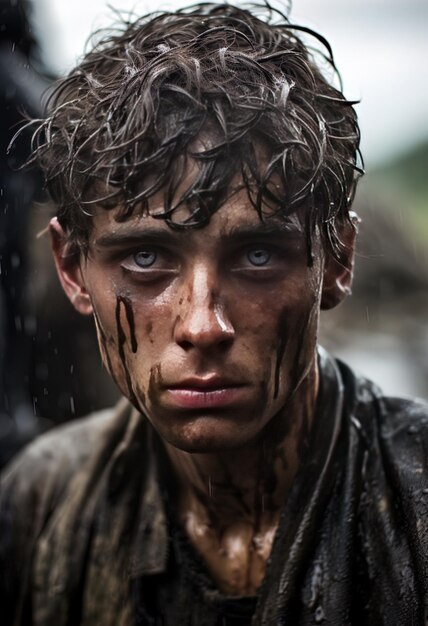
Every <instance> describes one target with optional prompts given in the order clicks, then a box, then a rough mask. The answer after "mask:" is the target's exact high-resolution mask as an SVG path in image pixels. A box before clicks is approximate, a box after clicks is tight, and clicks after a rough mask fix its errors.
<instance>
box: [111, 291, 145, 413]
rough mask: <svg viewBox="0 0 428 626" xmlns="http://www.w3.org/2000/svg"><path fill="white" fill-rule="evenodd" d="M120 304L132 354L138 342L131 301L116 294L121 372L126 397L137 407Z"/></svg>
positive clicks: (138, 404) (136, 348)
mask: <svg viewBox="0 0 428 626" xmlns="http://www.w3.org/2000/svg"><path fill="white" fill-rule="evenodd" d="M122 306H123V307H124V309H125V315H126V320H127V323H128V327H129V337H130V344H131V350H132V352H133V353H134V354H135V353H136V352H137V350H138V343H137V338H136V335H135V323H134V313H133V310H132V303H131V301H130V299H129V298H127V297H126V296H117V298H116V329H117V347H118V354H119V358H120V361H121V363H122V367H123V372H124V374H125V380H126V386H127V389H128V394H129V395H128V397H129V399H130V401H131V402H132V404H133V405H134V406H135V407H137V408H139V407H140V403H139V400H138V398H137V396H136V395H135V391H134V388H133V386H132V380H131V375H130V373H129V369H128V365H127V362H126V355H125V344H126V342H127V335H126V333H125V330H124V328H123V326H122V317H121V308H122Z"/></svg>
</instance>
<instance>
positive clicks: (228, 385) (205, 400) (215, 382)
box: [165, 376, 247, 410]
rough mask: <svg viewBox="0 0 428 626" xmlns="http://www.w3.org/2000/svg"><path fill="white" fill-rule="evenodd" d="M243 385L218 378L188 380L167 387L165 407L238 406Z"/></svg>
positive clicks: (243, 392) (203, 407)
mask: <svg viewBox="0 0 428 626" xmlns="http://www.w3.org/2000/svg"><path fill="white" fill-rule="evenodd" d="M246 387H247V385H246V384H245V383H241V382H236V381H231V380H227V379H222V378H220V377H218V376H210V377H207V378H188V379H186V380H183V381H180V382H179V383H177V384H173V385H167V386H166V388H165V396H166V397H165V400H166V404H167V406H169V407H170V408H176V409H194V410H197V409H216V408H224V407H228V406H233V405H235V404H239V402H240V401H241V400H242V399H243V396H244V394H245V391H246Z"/></svg>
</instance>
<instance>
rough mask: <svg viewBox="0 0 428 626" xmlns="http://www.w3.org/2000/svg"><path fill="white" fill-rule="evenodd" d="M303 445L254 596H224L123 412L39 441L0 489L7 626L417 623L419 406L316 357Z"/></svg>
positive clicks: (424, 534)
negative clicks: (316, 382)
mask: <svg viewBox="0 0 428 626" xmlns="http://www.w3.org/2000/svg"><path fill="white" fill-rule="evenodd" d="M319 364H320V391H319V397H318V400H317V406H316V413H315V419H314V425H313V429H312V433H311V441H310V445H309V448H308V451H307V453H306V455H305V457H304V458H303V459H302V462H301V465H300V467H299V470H298V472H297V474H296V477H295V479H294V481H293V484H292V487H291V490H290V491H289V493H288V496H287V499H286V501H285V502H284V506H283V510H282V513H281V518H280V521H279V525H278V529H277V531H276V535H275V540H274V543H273V547H272V553H271V556H270V559H269V562H268V565H267V569H266V575H265V578H264V580H263V583H262V585H261V587H260V589H259V590H258V594H257V596H254V597H248V598H233V597H226V596H223V595H222V594H221V593H220V592H219V591H218V589H217V588H216V586H215V584H214V582H213V581H212V580H211V579H210V577H209V576H208V574H207V572H206V571H205V570H204V568H203V565H202V562H201V559H200V558H199V556H198V555H197V554H196V553H195V552H194V550H193V548H192V547H191V546H190V544H189V542H188V541H187V539H186V537H185V535H184V533H183V532H182V531H181V529H180V528H179V527H178V526H177V524H176V522H175V521H174V519H171V514H170V513H169V511H168V507H167V506H166V504H165V493H166V492H167V488H168V485H165V484H164V481H163V479H162V475H163V474H162V471H161V470H162V468H161V467H160V465H161V464H162V453H161V444H160V442H159V440H158V436H157V435H156V433H155V432H154V431H153V429H152V427H151V426H150V423H149V422H148V421H147V420H146V419H145V418H144V417H143V416H142V415H141V414H139V413H138V412H137V411H136V410H135V409H133V408H132V407H131V406H130V405H129V403H127V402H126V401H122V402H121V403H120V405H119V406H118V407H116V409H115V410H112V411H104V412H102V413H100V414H97V415H95V416H92V417H89V418H85V419H81V420H76V421H75V422H73V423H70V424H68V425H66V426H63V427H60V428H57V429H55V430H54V431H51V432H50V433H48V434H47V435H44V436H42V437H40V438H39V439H37V440H36V441H35V442H34V443H32V444H31V445H30V446H29V447H28V448H27V449H26V450H25V451H23V452H22V453H20V455H19V456H18V457H17V458H16V459H15V460H14V461H13V462H12V464H11V465H10V466H9V467H8V468H7V469H6V471H5V472H4V474H3V477H2V480H1V486H0V614H1V624H2V625H4V626H9V625H10V626H12V625H14V626H15V625H19V626H33V625H34V626H79V625H85V626H98V625H99V626H125V625H126V626H128V625H129V626H131V625H132V624H143V625H147V626H161V625H162V626H181V625H183V626H191V625H192V626H250V625H251V626H262V625H263V626H280V625H284V624H287V625H292V626H309V625H315V624H325V625H334V626H347V625H353V626H364V625H370V626H373V625H376V626H382V625H384V626H395V625H396V626H411V625H412V626H417V625H421V626H422V625H423V624H426V623H428V622H427V619H428V614H427V610H428V571H427V569H428V466H427V464H428V406H427V404H425V403H423V402H422V401H421V402H413V401H410V400H403V399H393V398H385V397H384V396H383V395H382V394H381V392H380V391H379V390H378V389H377V388H376V387H375V386H374V385H373V384H372V383H370V382H369V381H367V380H365V379H360V378H357V377H356V376H355V375H354V374H353V373H352V371H351V370H350V369H349V368H348V367H347V366H346V365H344V364H343V363H340V362H337V361H335V360H333V359H332V358H331V357H330V356H329V355H328V354H327V353H325V352H324V351H322V350H320V352H319Z"/></svg>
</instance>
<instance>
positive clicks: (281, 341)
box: [273, 310, 289, 400]
mask: <svg viewBox="0 0 428 626" xmlns="http://www.w3.org/2000/svg"><path fill="white" fill-rule="evenodd" d="M287 314H288V312H287V310H284V311H282V313H281V315H280V317H279V322H278V347H277V351H276V363H275V378H274V390H273V397H274V400H275V399H276V398H277V397H278V393H279V378H280V374H281V364H282V359H283V358H284V353H285V349H286V347H287V343H288V339H289V329H288V325H287Z"/></svg>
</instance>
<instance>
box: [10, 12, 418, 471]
mask: <svg viewBox="0 0 428 626" xmlns="http://www.w3.org/2000/svg"><path fill="white" fill-rule="evenodd" d="M184 4H185V3H184V2H183V1H181V2H177V1H175V2H174V1H170V2H165V3H161V4H160V3H159V2H156V3H155V2H154V0H150V1H145V2H138V0H137V1H130V0H111V2H107V0H91V2H88V1H87V0H73V2H66V0H34V2H30V0H0V73H1V79H0V106H1V107H2V114H1V115H0V142H1V145H0V326H1V331H0V466H1V465H2V464H3V463H4V462H5V461H6V460H7V458H9V457H10V456H11V455H12V454H13V453H14V451H15V450H16V449H18V448H19V447H20V446H21V445H22V444H23V443H24V442H25V441H27V440H28V439H30V438H31V437H33V436H34V435H35V434H36V433H38V432H40V431H43V430H44V429H46V428H49V427H50V426H51V425H52V424H55V423H60V422H63V421H66V420H68V419H71V418H72V417H74V416H77V415H83V414H85V413H87V412H89V411H92V410H94V409H97V408H101V407H105V406H109V405H111V404H112V403H114V401H115V399H116V398H117V392H116V390H115V388H114V387H113V386H112V383H111V382H110V380H109V379H108V378H107V376H106V375H105V373H104V372H103V370H102V367H101V362H100V358H99V356H98V352H97V348H96V342H95V337H94V332H93V328H92V322H91V320H88V319H86V318H83V317H81V316H78V314H77V313H74V311H73V309H72V307H71V305H70V304H69V303H68V301H66V299H65V296H63V294H62V292H61V290H60V288H59V287H58V285H57V281H56V278H55V275H54V271H53V266H52V262H51V259H50V252H49V247H48V241H47V238H46V236H43V235H42V236H37V234H38V233H40V232H41V231H43V229H44V228H45V226H46V224H47V222H48V218H49V216H50V215H51V214H52V213H53V210H54V209H53V207H51V206H49V205H48V204H47V203H46V201H45V199H44V198H43V194H42V193H41V180H40V176H39V175H38V173H37V172H34V171H33V172H22V171H16V167H15V166H16V163H17V162H19V161H20V160H22V157H23V155H25V154H27V153H28V150H29V142H30V137H29V136H28V134H26V133H24V134H23V135H22V136H21V138H20V140H19V142H17V143H16V144H15V145H14V148H13V150H11V151H9V152H7V146H8V144H9V142H10V140H11V138H12V137H13V135H14V133H15V131H16V128H17V125H19V123H20V122H19V120H20V119H22V111H27V112H28V113H29V114H30V115H31V116H41V115H42V110H43V104H42V101H43V94H44V92H45V91H46V89H47V87H48V86H49V84H50V83H51V82H52V80H54V79H55V77H58V76H62V75H63V74H64V73H66V72H67V71H68V70H69V69H71V68H72V67H73V66H74V65H75V63H76V61H77V60H78V59H79V57H81V55H82V54H83V51H84V49H85V43H86V41H87V39H88V37H89V36H90V34H91V33H92V32H93V31H94V30H96V29H98V28H101V27H104V26H108V25H109V24H111V22H112V21H113V20H114V19H115V15H114V12H113V10H112V8H111V6H113V7H115V9H118V10H119V11H130V10H133V11H135V13H139V14H141V13H146V12H148V11H153V10H158V9H174V8H176V7H179V6H183V5H184ZM109 5H111V6H109ZM276 6H281V4H280V3H276ZM283 6H284V5H283ZM291 18H292V21H294V22H297V23H301V24H304V25H306V26H310V27H312V28H314V29H315V30H317V31H319V32H320V33H322V34H323V35H324V36H326V37H327V38H328V40H329V41H330V43H331V44H332V47H333V51H334V54H335V59H336V63H337V65H338V67H339V69H340V71H341V74H342V78H343V85H344V93H345V95H346V96H347V97H348V98H350V99H357V100H361V104H359V105H358V106H357V111H358V114H359V118H360V124H361V133H362V152H363V155H364V159H365V166H366V171H367V174H366V176H365V177H364V178H363V180H362V181H361V183H360V187H359V190H358V194H357V198H356V202H355V209H356V211H357V212H358V213H359V215H360V216H361V218H362V223H361V228H360V244H359V248H358V255H357V257H358V258H357V264H356V280H355V284H354V290H353V296H352V298H349V299H348V300H347V301H346V302H345V303H344V304H343V305H342V306H341V307H339V308H338V309H337V310H335V311H333V312H328V313H326V314H323V316H322V322H321V330H320V335H321V343H322V344H324V345H325V346H326V347H327V348H329V349H330V350H331V351H332V352H333V353H334V354H336V355H337V356H339V357H341V358H343V359H345V360H346V361H348V362H349V363H350V364H351V365H352V366H353V367H354V368H355V369H356V370H357V371H360V372H363V373H364V375H366V376H368V377H369V378H372V379H373V380H374V381H375V382H377V383H379V385H381V386H382V388H383V389H384V391H385V392H386V393H387V394H390V395H412V396H414V395H416V396H421V397H428V324H427V316H428V72H427V70H426V62H427V59H428V37H427V36H426V32H427V27H428V3H427V2H426V0H347V1H346V2H343V0H295V1H294V5H293V8H292V11H291Z"/></svg>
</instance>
